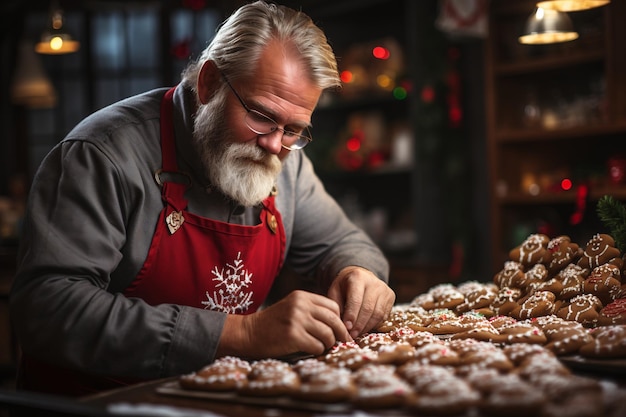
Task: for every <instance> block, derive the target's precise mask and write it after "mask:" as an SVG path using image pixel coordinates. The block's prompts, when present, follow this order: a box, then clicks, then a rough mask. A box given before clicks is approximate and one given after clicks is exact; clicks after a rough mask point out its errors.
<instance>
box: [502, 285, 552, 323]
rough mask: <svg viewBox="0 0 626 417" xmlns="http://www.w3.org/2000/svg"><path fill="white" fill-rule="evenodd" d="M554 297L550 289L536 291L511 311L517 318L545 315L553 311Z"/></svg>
mask: <svg viewBox="0 0 626 417" xmlns="http://www.w3.org/2000/svg"><path fill="white" fill-rule="evenodd" d="M555 301H556V297H555V295H554V293H552V292H550V291H537V292H535V293H534V294H532V295H531V296H530V297H528V298H527V299H526V300H525V301H524V302H523V303H522V304H521V305H519V306H518V307H517V308H516V309H514V310H513V311H512V312H511V315H512V316H513V317H515V318H517V319H520V320H524V319H530V318H533V317H540V316H547V315H550V314H553V313H554V311H555Z"/></svg>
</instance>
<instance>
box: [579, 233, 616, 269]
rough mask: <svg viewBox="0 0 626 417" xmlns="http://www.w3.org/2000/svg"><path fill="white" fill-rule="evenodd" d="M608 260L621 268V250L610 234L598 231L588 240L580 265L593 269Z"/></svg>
mask: <svg viewBox="0 0 626 417" xmlns="http://www.w3.org/2000/svg"><path fill="white" fill-rule="evenodd" d="M608 262H612V263H614V264H615V265H617V266H618V267H619V268H620V269H621V268H622V265H623V261H622V259H621V254H620V251H619V249H617V248H616V247H615V240H613V238H612V237H611V236H610V235H607V234H603V233H598V234H596V235H594V236H593V237H592V238H591V239H590V240H589V241H588V242H587V245H586V246H585V249H584V250H583V253H582V255H581V257H580V259H579V260H578V265H579V266H581V267H583V268H588V269H589V270H593V269H594V268H597V267H598V266H600V265H603V264H605V263H608Z"/></svg>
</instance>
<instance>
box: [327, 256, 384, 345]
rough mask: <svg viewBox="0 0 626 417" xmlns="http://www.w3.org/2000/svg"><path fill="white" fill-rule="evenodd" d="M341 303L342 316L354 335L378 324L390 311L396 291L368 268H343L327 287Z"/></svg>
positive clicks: (331, 295) (330, 296) (330, 293)
mask: <svg viewBox="0 0 626 417" xmlns="http://www.w3.org/2000/svg"><path fill="white" fill-rule="evenodd" d="M328 297H329V298H330V299H332V300H335V301H336V302H337V304H339V306H340V307H341V317H342V319H343V322H344V323H345V326H346V328H347V329H348V330H349V331H350V336H352V337H353V338H355V337H357V336H358V335H360V334H362V333H364V332H367V331H369V330H371V329H373V328H374V327H376V326H377V325H378V324H380V323H381V322H382V321H383V320H384V319H385V318H386V317H387V316H388V315H389V313H390V312H391V308H392V307H393V304H394V303H395V301H396V294H395V293H394V292H393V290H392V289H391V288H389V286H388V285H387V284H386V283H385V282H384V281H382V280H380V279H379V278H378V277H376V276H375V275H374V274H373V273H372V272H370V271H368V270H367V269H363V268H359V267H356V266H351V267H347V268H344V269H342V270H341V271H340V272H339V274H338V275H337V277H336V278H335V280H334V281H333V283H332V284H331V286H330V288H329V290H328Z"/></svg>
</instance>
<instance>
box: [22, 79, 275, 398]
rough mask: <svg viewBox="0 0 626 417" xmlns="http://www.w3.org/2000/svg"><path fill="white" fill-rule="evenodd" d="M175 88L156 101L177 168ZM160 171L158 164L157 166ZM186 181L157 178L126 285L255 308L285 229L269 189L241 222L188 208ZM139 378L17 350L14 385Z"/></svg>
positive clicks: (68, 389) (171, 299)
mask: <svg viewBox="0 0 626 417" xmlns="http://www.w3.org/2000/svg"><path fill="white" fill-rule="evenodd" d="M173 94H174V88H172V89H170V90H169V91H168V92H167V93H166V94H165V97H164V98H163V101H162V104H161V153H162V159H163V161H162V164H163V167H162V172H163V173H178V166H177V163H176V146H175V139H174V127H173V126H174V125H173V120H172V111H173ZM157 177H158V178H161V177H160V172H158V173H157ZM189 186H190V183H181V182H174V181H163V182H162V193H161V195H162V198H163V202H164V208H163V210H162V211H161V213H160V215H159V219H158V222H157V225H156V228H155V232H154V235H153V237H152V243H151V245H150V249H149V250H148V255H147V257H146V260H145V262H144V264H143V266H142V268H141V270H140V271H139V274H138V275H137V277H136V278H135V280H134V281H133V282H132V283H131V284H130V286H129V287H128V288H127V289H126V290H125V291H124V295H125V296H127V297H138V298H141V299H143V300H145V301H146V302H147V303H149V304H151V305H157V304H162V303H172V304H180V305H186V306H192V307H197V308H202V309H207V310H215V311H222V312H225V313H231V314H249V313H252V312H254V311H256V310H257V309H258V308H259V306H260V305H261V304H262V303H263V301H264V300H265V298H266V297H267V295H268V293H269V291H270V288H271V286H272V284H273V282H274V279H275V277H276V276H277V275H278V272H279V271H280V268H281V266H282V260H283V255H284V252H285V232H284V229H283V224H282V219H281V216H280V213H279V212H278V210H277V209H276V207H275V203H274V198H275V197H274V196H273V195H271V196H269V197H268V198H266V199H265V200H264V201H263V208H262V210H261V214H260V219H259V221H260V223H259V224H257V225H255V226H242V225H237V224H230V223H224V222H220V221H216V220H211V219H208V218H205V217H200V216H198V215H195V214H193V213H190V212H188V211H186V210H187V200H186V199H185V196H184V194H185V191H186V190H187V188H188V187H189ZM133 382H138V381H137V380H128V379H126V378H123V379H114V378H103V377H95V376H92V375H89V374H86V373H81V372H76V371H70V370H66V369H61V368H57V367H55V366H51V365H49V364H44V363H41V362H39V361H36V360H33V359H32V358H22V361H21V363H20V371H19V375H18V386H19V387H20V388H22V389H28V390H34V391H43V392H49V393H55V394H64V395H86V394H91V393H94V392H97V391H101V390H103V389H111V388H115V387H117V386H120V385H127V384H128V383H133Z"/></svg>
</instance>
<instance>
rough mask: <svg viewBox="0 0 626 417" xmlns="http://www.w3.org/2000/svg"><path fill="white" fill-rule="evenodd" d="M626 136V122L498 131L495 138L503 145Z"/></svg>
mask: <svg viewBox="0 0 626 417" xmlns="http://www.w3.org/2000/svg"><path fill="white" fill-rule="evenodd" d="M620 133H624V134H626V121H620V122H616V123H611V124H608V123H607V124H595V125H580V126H573V127H566V128H557V129H553V130H547V129H498V130H496V132H495V135H494V136H495V138H496V140H497V141H498V142H502V143H507V142H511V143H518V142H537V141H546V140H554V141H559V140H571V139H576V138H591V137H596V136H607V135H614V134H620Z"/></svg>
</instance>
